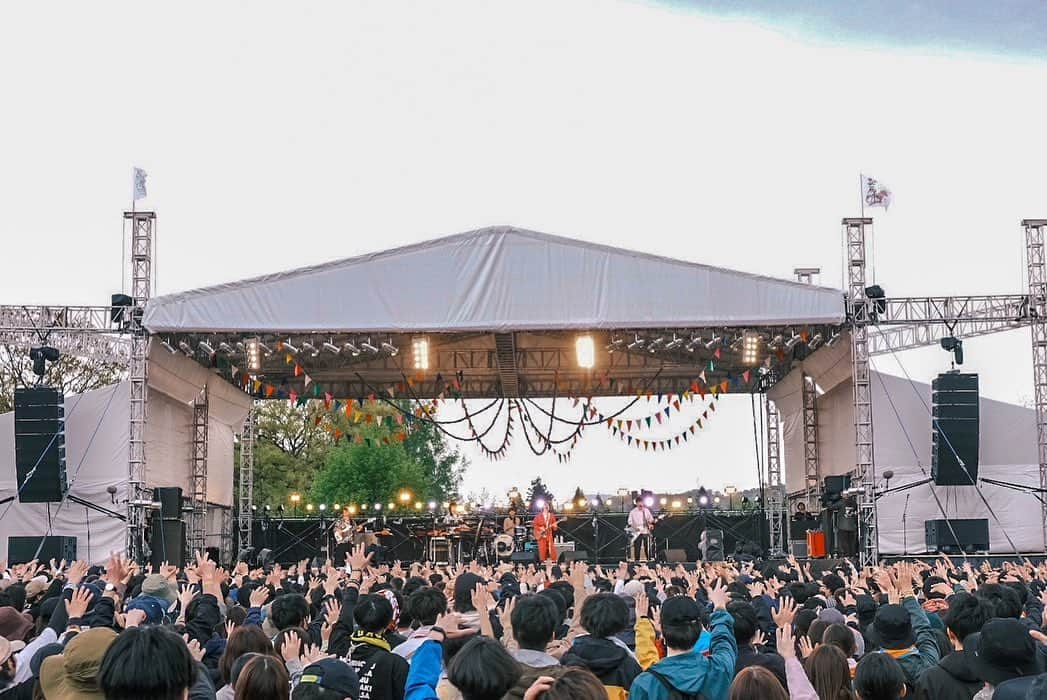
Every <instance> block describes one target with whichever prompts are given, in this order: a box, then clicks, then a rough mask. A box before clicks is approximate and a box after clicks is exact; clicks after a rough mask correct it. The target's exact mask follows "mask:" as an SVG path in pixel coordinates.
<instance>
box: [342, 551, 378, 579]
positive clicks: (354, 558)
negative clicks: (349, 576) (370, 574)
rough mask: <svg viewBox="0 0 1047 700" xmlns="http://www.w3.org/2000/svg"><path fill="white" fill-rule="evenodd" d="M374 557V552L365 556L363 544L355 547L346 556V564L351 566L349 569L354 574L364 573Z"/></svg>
mask: <svg viewBox="0 0 1047 700" xmlns="http://www.w3.org/2000/svg"><path fill="white" fill-rule="evenodd" d="M373 556H374V552H371V553H370V554H366V555H365V554H364V546H363V544H358V545H356V546H354V547H353V551H352V552H351V553H349V554H347V555H346V563H347V564H348V565H349V569H350V570H351V571H353V572H354V573H355V572H357V571H363V570H364V569H365V568H366V567H367V566H369V565H370V563H371V558H372V557H373Z"/></svg>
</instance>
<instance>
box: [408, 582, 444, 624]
mask: <svg viewBox="0 0 1047 700" xmlns="http://www.w3.org/2000/svg"><path fill="white" fill-rule="evenodd" d="M406 607H407V614H408V615H409V616H410V617H411V619H413V620H414V621H415V622H417V623H418V624H419V625H433V624H436V618H438V617H440V616H441V615H443V614H444V613H445V612H447V596H445V595H444V593H443V591H440V590H437V589H435V588H432V587H430V586H426V587H424V588H419V589H418V590H416V591H415V592H414V593H412V594H411V595H410V596H409V597H408V598H407V606H406Z"/></svg>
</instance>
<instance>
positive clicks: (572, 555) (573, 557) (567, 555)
mask: <svg viewBox="0 0 1047 700" xmlns="http://www.w3.org/2000/svg"><path fill="white" fill-rule="evenodd" d="M588 558H589V552H587V551H585V550H584V549H576V550H574V551H573V552H560V561H561V562H571V561H585V560H587V559H588Z"/></svg>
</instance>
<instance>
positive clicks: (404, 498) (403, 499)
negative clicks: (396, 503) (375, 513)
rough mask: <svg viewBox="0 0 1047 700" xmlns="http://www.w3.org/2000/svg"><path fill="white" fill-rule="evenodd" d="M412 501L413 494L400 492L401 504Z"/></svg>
mask: <svg viewBox="0 0 1047 700" xmlns="http://www.w3.org/2000/svg"><path fill="white" fill-rule="evenodd" d="M410 501H411V492H410V491H401V492H400V502H401V503H409V502H410Z"/></svg>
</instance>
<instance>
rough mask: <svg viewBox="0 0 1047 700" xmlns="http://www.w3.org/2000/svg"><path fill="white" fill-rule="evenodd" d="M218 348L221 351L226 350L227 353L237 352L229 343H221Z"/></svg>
mask: <svg viewBox="0 0 1047 700" xmlns="http://www.w3.org/2000/svg"><path fill="white" fill-rule="evenodd" d="M218 350H219V351H220V352H224V353H225V354H226V355H234V354H236V349H235V348H234V347H233V346H232V345H230V344H229V343H219V344H218Z"/></svg>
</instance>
